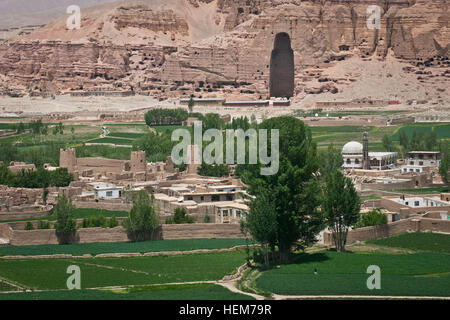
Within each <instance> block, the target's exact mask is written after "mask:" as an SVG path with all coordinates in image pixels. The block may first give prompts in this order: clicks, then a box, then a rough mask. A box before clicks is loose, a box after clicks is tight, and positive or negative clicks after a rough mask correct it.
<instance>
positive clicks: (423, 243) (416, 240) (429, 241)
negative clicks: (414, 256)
mask: <svg viewBox="0 0 450 320" xmlns="http://www.w3.org/2000/svg"><path fill="white" fill-rule="evenodd" d="M367 243H369V244H375V245H379V246H385V247H393V248H403V249H411V250H420V251H433V252H443V253H449V254H450V235H448V234H439V233H431V232H417V233H402V234H399V235H395V236H393V237H390V238H382V239H374V240H370V241H367Z"/></svg>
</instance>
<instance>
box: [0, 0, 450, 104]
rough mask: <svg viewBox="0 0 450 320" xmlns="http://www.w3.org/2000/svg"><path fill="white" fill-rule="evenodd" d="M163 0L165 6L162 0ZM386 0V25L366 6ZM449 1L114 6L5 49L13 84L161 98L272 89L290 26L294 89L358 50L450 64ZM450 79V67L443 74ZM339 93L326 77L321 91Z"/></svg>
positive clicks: (230, 0) (184, 0)
mask: <svg viewBox="0 0 450 320" xmlns="http://www.w3.org/2000/svg"><path fill="white" fill-rule="evenodd" d="M155 3H156V4H155ZM369 5H378V6H380V7H381V28H380V29H379V30H376V29H375V30H371V29H369V28H368V27H367V19H368V14H367V7H368V6H369ZM448 21H449V13H448V4H447V1H446V0H383V1H375V0H351V1H350V0H348V1H345V0H332V1H329V0H309V1H301V0H271V1H269V0H214V1H212V0H170V1H165V2H158V1H156V2H155V1H150V0H148V1H141V2H137V3H129V2H124V3H122V4H119V5H117V4H114V5H111V4H108V5H102V6H98V7H95V8H93V9H92V10H86V12H85V13H84V12H82V27H81V29H80V30H67V29H66V27H65V18H63V19H60V20H57V21H55V22H53V23H51V24H49V25H47V26H45V27H44V28H42V29H40V30H38V31H36V32H34V33H32V34H31V35H28V36H25V37H23V38H20V39H18V40H16V41H12V42H9V43H7V44H5V45H2V46H1V47H0V82H1V83H0V88H2V89H3V91H4V92H10V91H22V92H41V91H43V90H44V91H45V90H49V89H48V88H52V90H53V91H55V92H62V91H67V90H80V89H82V90H86V89H95V88H100V87H102V88H110V89H123V90H134V91H137V92H139V91H145V92H149V93H150V94H152V95H155V96H157V97H161V98H166V97H180V96H189V95H191V94H194V95H195V96H197V97H200V96H202V97H207V96H220V95H234V96H238V95H239V96H246V97H249V98H250V97H251V98H260V97H261V98H266V97H267V96H268V95H269V91H270V88H269V85H270V73H271V70H270V68H271V56H272V54H273V52H272V51H273V49H274V41H275V38H276V36H277V35H279V34H286V35H287V36H288V38H289V39H290V46H291V48H292V51H293V56H294V61H295V63H294V65H295V66H294V74H295V79H294V92H293V95H304V94H308V93H315V92H314V90H312V89H311V88H308V86H307V85H305V83H307V82H308V81H311V80H314V81H318V80H320V79H321V74H322V71H323V70H326V69H327V68H329V67H331V66H335V65H336V64H339V63H340V62H341V61H343V60H346V59H350V58H352V57H355V56H357V57H360V58H361V59H363V60H364V59H380V60H383V59H385V58H386V57H388V56H392V57H395V59H398V60H401V61H407V62H408V63H411V64H413V66H412V69H411V70H409V71H411V72H415V71H416V70H415V69H414V68H415V66H417V65H421V66H423V67H427V66H429V67H432V66H433V65H437V62H439V66H441V67H442V66H446V67H447V68H448V63H449V62H448V61H449V60H448V50H449V39H450V33H449V26H448ZM444 78H445V79H446V80H448V74H447V73H445V74H444ZM323 91H329V92H332V93H333V92H338V91H339V89H338V88H337V86H336V85H335V84H333V83H332V84H326V85H325V86H322V87H321V88H319V92H323Z"/></svg>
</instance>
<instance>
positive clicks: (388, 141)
mask: <svg viewBox="0 0 450 320" xmlns="http://www.w3.org/2000/svg"><path fill="white" fill-rule="evenodd" d="M381 142H382V144H383V148H384V150H386V151H389V152H391V151H392V138H391V137H390V136H389V135H387V134H385V135H384V136H383V138H382V140H381Z"/></svg>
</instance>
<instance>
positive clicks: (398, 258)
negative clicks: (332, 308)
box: [257, 251, 450, 297]
mask: <svg viewBox="0 0 450 320" xmlns="http://www.w3.org/2000/svg"><path fill="white" fill-rule="evenodd" d="M371 265H376V266H379V267H380V270H381V289H380V290H369V289H368V288H367V284H366V282H367V279H368V278H369V276H370V275H371V274H368V273H367V268H368V267H369V266H371ZM315 268H317V270H318V274H317V275H315V274H314V270H315ZM257 286H258V288H261V289H263V290H266V291H269V292H273V293H277V294H283V295H342V296H345V295H367V296H369V295H378V296H447V297H448V296H450V290H449V288H450V254H439V253H431V252H430V253H416V254H382V253H368V252H358V253H337V252H331V251H324V252H317V253H311V254H300V255H298V257H297V259H296V261H295V262H294V263H292V264H288V265H282V266H281V267H280V268H276V269H272V270H269V271H266V272H263V273H262V275H261V276H260V277H259V278H258V279H257Z"/></svg>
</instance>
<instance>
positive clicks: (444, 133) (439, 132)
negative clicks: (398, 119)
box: [392, 123, 450, 141]
mask: <svg viewBox="0 0 450 320" xmlns="http://www.w3.org/2000/svg"><path fill="white" fill-rule="evenodd" d="M402 131H404V132H405V133H406V134H407V135H408V137H409V138H410V139H411V138H412V135H413V132H414V131H416V132H417V133H419V132H422V133H430V132H432V131H434V132H436V136H437V138H438V139H449V138H450V124H448V123H429V124H425V123H418V124H410V125H407V126H403V127H401V128H400V129H398V130H396V131H395V133H394V135H393V136H392V140H394V141H398V140H399V139H400V132H402Z"/></svg>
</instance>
